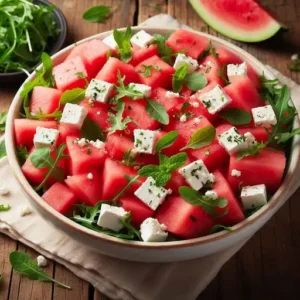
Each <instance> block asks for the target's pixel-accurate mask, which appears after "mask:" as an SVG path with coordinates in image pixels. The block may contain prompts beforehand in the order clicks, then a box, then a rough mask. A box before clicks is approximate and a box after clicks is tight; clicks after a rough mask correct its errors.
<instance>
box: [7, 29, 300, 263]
mask: <svg viewBox="0 0 300 300" xmlns="http://www.w3.org/2000/svg"><path fill="white" fill-rule="evenodd" d="M140 29H144V30H145V31H147V32H149V33H150V34H154V33H159V34H167V33H169V32H170V29H168V28H165V29H157V28H148V27H139V28H133V30H140ZM123 30H124V29H123ZM194 32H196V33H197V34H199V35H201V36H205V37H207V38H209V39H211V40H212V41H213V43H214V45H215V46H216V47H220V46H223V47H226V48H228V49H229V50H230V51H232V52H233V53H235V54H237V55H238V56H239V57H241V58H242V60H244V61H246V62H248V63H250V64H251V65H252V66H253V68H254V69H255V70H257V72H259V73H262V72H264V74H265V76H266V77H267V78H269V79H273V78H274V76H273V75H272V73H271V72H270V71H269V70H268V69H267V68H266V67H265V66H264V65H263V64H262V63H261V62H259V61H258V60H257V59H255V58H254V57H253V56H252V55H250V54H249V53H247V52H246V51H244V50H242V49H240V48H238V47H237V46H234V45H232V44H230V43H229V42H226V41H224V40H222V39H220V38H217V37H214V36H211V35H208V34H205V33H202V32H197V31H194ZM109 33H110V32H104V33H100V34H97V35H94V36H92V37H89V38H87V39H84V40H82V41H80V42H79V43H83V42H85V41H88V40H91V39H95V38H99V39H103V38H104V37H106V36H107V35H108V34H109ZM79 43H77V44H79ZM73 47H74V45H71V46H69V47H67V48H65V49H63V50H61V51H60V52H58V53H57V54H55V55H54V56H53V57H52V59H53V61H54V64H58V63H60V62H61V61H63V60H64V58H65V57H66V56H67V55H68V53H69V52H70V50H71V49H72V48H73ZM34 77H35V72H34V73H32V74H31V75H30V76H29V77H28V78H27V80H26V81H25V82H28V81H31V80H32V79H33V78H34ZM22 88H23V86H21V88H20V89H19V91H18V92H17V94H16V96H15V97H14V99H13V102H12V104H11V107H10V110H9V114H8V117H7V124H6V147H7V154H8V159H9V162H10V164H11V166H12V168H13V170H14V173H15V175H16V177H17V178H18V180H19V182H20V184H21V185H22V187H23V189H24V191H25V192H26V194H27V196H28V197H29V199H30V200H31V203H32V204H33V205H34V206H35V207H36V208H37V210H38V211H39V212H40V213H41V214H42V215H43V217H44V218H45V219H47V220H48V221H49V222H51V223H53V224H55V225H56V226H57V228H59V229H60V230H63V231H65V232H66V233H67V234H68V235H69V236H70V238H74V239H77V240H80V241H82V243H83V244H84V245H89V246H90V247H91V248H93V249H94V250H97V251H99V252H101V253H103V254H106V255H109V256H113V257H117V258H121V259H126V260H133V261H142V262H170V261H181V260H188V259H194V258H198V257H202V256H206V255H209V254H213V253H216V252H219V251H222V250H224V249H226V248H228V247H230V246H232V245H234V244H237V243H241V242H243V241H245V240H246V239H248V238H249V237H251V236H252V235H253V234H254V233H255V232H256V231H257V230H258V229H259V228H261V227H262V226H263V225H264V224H265V223H266V222H267V221H268V220H269V219H270V218H271V217H272V215H274V214H275V212H276V211H277V210H278V209H279V208H280V207H281V206H282V205H283V203H284V202H285V201H286V200H287V198H288V194H289V191H290V189H291V187H292V185H293V177H294V175H295V170H296V168H297V164H298V163H299V162H300V150H299V146H297V142H298V141H299V140H300V138H299V137H298V136H297V137H295V138H294V141H293V146H292V149H293V151H292V153H291V155H290V157H289V160H288V168H287V172H286V175H285V178H284V180H283V182H282V184H281V186H280V188H279V189H278V191H277V192H276V193H275V194H274V196H273V197H272V199H271V200H270V201H269V202H268V204H267V205H265V206H264V207H263V208H261V209H260V210H259V211H258V212H256V213H255V214H253V215H252V216H251V217H249V218H248V219H246V220H245V221H243V222H241V223H239V224H237V225H235V226H233V231H232V232H220V233H216V234H213V235H209V236H205V237H200V238H195V239H190V240H182V241H174V242H164V243H143V242H136V241H125V240H121V239H117V238H114V237H110V236H108V235H104V234H101V233H97V232H94V231H91V230H89V229H87V228H84V227H82V226H80V225H78V224H76V223H74V222H73V221H71V220H69V219H68V218H66V217H65V216H63V215H61V214H59V213H58V212H57V211H55V210H54V209H53V208H52V207H50V206H49V205H48V204H47V203H46V202H45V201H44V200H43V199H42V198H41V197H40V196H39V195H38V194H37V193H36V192H35V191H34V189H33V188H32V187H31V185H30V184H29V182H28V181H27V180H26V178H25V176H24V175H23V173H22V171H21V168H20V166H19V164H18V161H17V157H16V154H15V141H14V127H13V123H14V119H15V118H17V117H18V114H19V111H20V107H21V103H22V100H21V99H20V92H21V91H22ZM295 127H299V119H298V118H297V119H296V120H295Z"/></svg>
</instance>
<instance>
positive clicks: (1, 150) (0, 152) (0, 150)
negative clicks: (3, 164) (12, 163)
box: [0, 140, 7, 158]
mask: <svg viewBox="0 0 300 300" xmlns="http://www.w3.org/2000/svg"><path fill="white" fill-rule="evenodd" d="M6 155H7V154H6V148H5V140H3V141H2V142H1V143H0V158H2V157H4V156H6Z"/></svg>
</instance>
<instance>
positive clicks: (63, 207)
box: [42, 182, 77, 215]
mask: <svg viewBox="0 0 300 300" xmlns="http://www.w3.org/2000/svg"><path fill="white" fill-rule="evenodd" d="M58 195H59V197H58ZM42 198H43V199H44V200H45V201H46V202H47V203H48V204H49V205H50V206H51V207H53V208H54V209H55V210H57V211H58V212H59V213H61V214H63V215H65V214H67V213H69V212H70V211H71V209H72V207H73V205H75V204H76V202H77V199H76V196H75V194H74V193H73V192H72V191H71V190H70V189H69V188H68V187H66V186H65V185H64V184H62V183H59V182H56V183H55V184H53V185H52V186H51V188H50V189H49V190H47V191H46V192H45V193H44V195H43V196H42Z"/></svg>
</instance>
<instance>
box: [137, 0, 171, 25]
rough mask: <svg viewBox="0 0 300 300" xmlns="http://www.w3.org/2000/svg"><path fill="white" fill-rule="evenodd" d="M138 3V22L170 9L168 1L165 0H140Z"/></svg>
mask: <svg viewBox="0 0 300 300" xmlns="http://www.w3.org/2000/svg"><path fill="white" fill-rule="evenodd" d="M138 3H139V7H138V9H139V11H138V24H139V23H141V22H143V21H145V20H147V19H148V18H151V17H153V16H155V15H157V14H160V13H167V10H168V1H165V0H153V1H152V0H151V1H149V0H138Z"/></svg>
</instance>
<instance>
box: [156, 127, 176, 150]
mask: <svg viewBox="0 0 300 300" xmlns="http://www.w3.org/2000/svg"><path fill="white" fill-rule="evenodd" d="M178 135H179V134H178V131H170V132H168V133H167V134H165V135H164V136H162V137H161V138H160V139H159V140H158V141H157V144H156V149H155V150H156V152H159V151H161V150H163V149H165V148H168V147H170V146H171V145H173V144H174V142H175V141H176V140H177V138H178Z"/></svg>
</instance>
